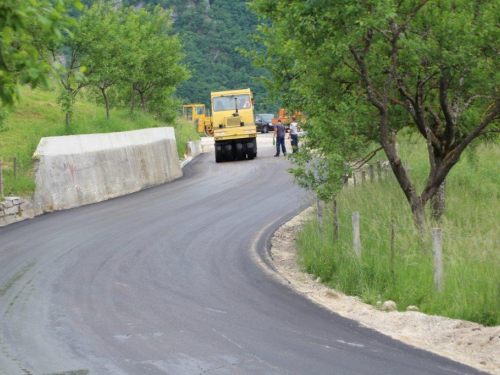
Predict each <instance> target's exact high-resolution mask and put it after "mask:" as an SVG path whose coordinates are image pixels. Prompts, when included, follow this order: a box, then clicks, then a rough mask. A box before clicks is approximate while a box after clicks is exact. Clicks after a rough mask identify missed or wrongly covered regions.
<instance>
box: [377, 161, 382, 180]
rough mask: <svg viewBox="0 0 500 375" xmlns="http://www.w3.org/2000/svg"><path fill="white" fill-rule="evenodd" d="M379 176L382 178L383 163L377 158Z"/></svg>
mask: <svg viewBox="0 0 500 375" xmlns="http://www.w3.org/2000/svg"><path fill="white" fill-rule="evenodd" d="M377 177H378V179H379V180H380V179H381V178H382V163H381V162H380V160H377Z"/></svg>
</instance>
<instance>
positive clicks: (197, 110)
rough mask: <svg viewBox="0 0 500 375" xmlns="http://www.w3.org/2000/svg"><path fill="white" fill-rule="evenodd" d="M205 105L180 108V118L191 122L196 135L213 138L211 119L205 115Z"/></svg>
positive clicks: (189, 105)
mask: <svg viewBox="0 0 500 375" xmlns="http://www.w3.org/2000/svg"><path fill="white" fill-rule="evenodd" d="M206 112H207V111H206V109H205V104H186V105H183V106H182V118H183V119H184V120H186V121H189V122H192V123H193V124H194V125H195V129H196V131H197V132H198V133H205V135H207V136H213V134H214V133H213V127H212V118H211V117H210V115H208V114H207V113H206Z"/></svg>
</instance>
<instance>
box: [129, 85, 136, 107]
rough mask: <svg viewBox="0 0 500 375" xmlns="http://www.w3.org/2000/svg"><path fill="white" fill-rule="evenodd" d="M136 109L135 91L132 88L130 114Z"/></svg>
mask: <svg viewBox="0 0 500 375" xmlns="http://www.w3.org/2000/svg"><path fill="white" fill-rule="evenodd" d="M134 108H135V89H134V88H132V98H131V99H130V112H134Z"/></svg>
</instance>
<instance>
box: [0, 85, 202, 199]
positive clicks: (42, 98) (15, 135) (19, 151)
mask: <svg viewBox="0 0 500 375" xmlns="http://www.w3.org/2000/svg"><path fill="white" fill-rule="evenodd" d="M22 92H23V95H24V100H23V101H22V102H21V103H20V104H19V105H18V106H16V107H14V108H10V109H9V110H5V112H3V113H4V117H5V118H4V119H3V121H1V122H0V159H1V160H2V164H3V177H4V194H5V195H6V196H8V195H21V196H28V195H30V194H31V193H32V192H33V191H34V188H35V183H34V180H33V177H34V175H33V159H32V156H33V153H34V152H35V150H36V147H37V146H38V143H39V142H40V139H41V138H42V137H50V136H62V135H72V134H91V133H110V132H121V131H129V130H137V129H144V128H153V127H162V126H173V127H175V135H176V139H177V150H178V153H179V158H181V157H183V156H184V153H185V151H186V142H187V141H188V140H189V139H192V140H196V139H199V136H198V134H197V133H196V131H195V129H194V126H193V125H192V124H189V123H185V122H182V121H179V120H175V121H172V122H168V123H167V122H163V121H160V120H157V119H155V117H154V116H152V115H149V114H144V113H142V111H136V112H130V110H129V109H112V110H111V111H112V116H110V118H107V117H106V110H105V109H104V108H103V107H102V106H98V105H96V104H94V103H93V102H91V101H88V100H85V99H81V100H79V101H78V102H76V103H75V107H74V113H73V118H72V126H71V128H70V129H68V128H67V127H66V125H65V116H64V113H62V111H61V108H60V106H59V105H58V104H57V102H56V98H57V95H58V93H57V91H56V90H41V89H37V90H29V89H23V90H22ZM14 157H17V163H18V176H17V180H16V179H15V178H14Z"/></svg>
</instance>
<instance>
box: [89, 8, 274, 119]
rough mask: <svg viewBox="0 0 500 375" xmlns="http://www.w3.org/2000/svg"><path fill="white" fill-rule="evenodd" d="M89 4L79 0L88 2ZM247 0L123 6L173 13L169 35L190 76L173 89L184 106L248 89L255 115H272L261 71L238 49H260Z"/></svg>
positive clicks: (253, 16)
mask: <svg viewBox="0 0 500 375" xmlns="http://www.w3.org/2000/svg"><path fill="white" fill-rule="evenodd" d="M93 2H95V1H94V0H87V1H84V3H86V4H91V3H93ZM248 2H249V1H247V0H232V1H227V0H190V1H186V0H123V1H122V3H123V5H124V6H130V5H133V6H138V5H143V6H156V5H159V6H161V7H162V8H165V9H168V8H170V9H173V14H172V17H173V19H174V32H176V33H178V34H179V36H180V37H181V39H182V44H183V52H184V54H185V55H186V57H185V63H186V64H187V65H188V67H189V69H190V70H191V71H192V77H191V78H190V79H189V80H188V81H185V82H184V83H182V84H181V85H180V86H179V87H178V89H177V96H178V97H179V98H180V99H181V100H182V101H183V102H185V103H193V102H195V103H204V104H206V105H208V104H209V101H210V92H211V91H219V90H228V89H240V88H247V87H250V88H251V89H252V91H253V92H254V94H255V101H256V105H257V111H259V112H268V111H271V110H274V111H276V105H270V103H269V102H268V100H267V99H266V96H267V92H266V89H265V87H264V84H263V82H262V81H261V80H260V79H259V77H261V76H263V75H265V71H264V70H262V69H258V68H256V67H254V66H253V65H252V62H251V59H250V58H248V57H245V56H243V55H242V54H241V53H240V52H238V51H237V49H239V48H242V49H248V50H257V51H258V50H259V49H260V50H262V51H263V46H262V45H259V44H257V43H255V42H254V41H252V39H251V38H250V35H252V34H253V33H255V30H256V27H257V23H258V21H257V17H256V15H255V14H254V13H252V12H251V10H250V9H249V7H248V6H247V4H248Z"/></svg>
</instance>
